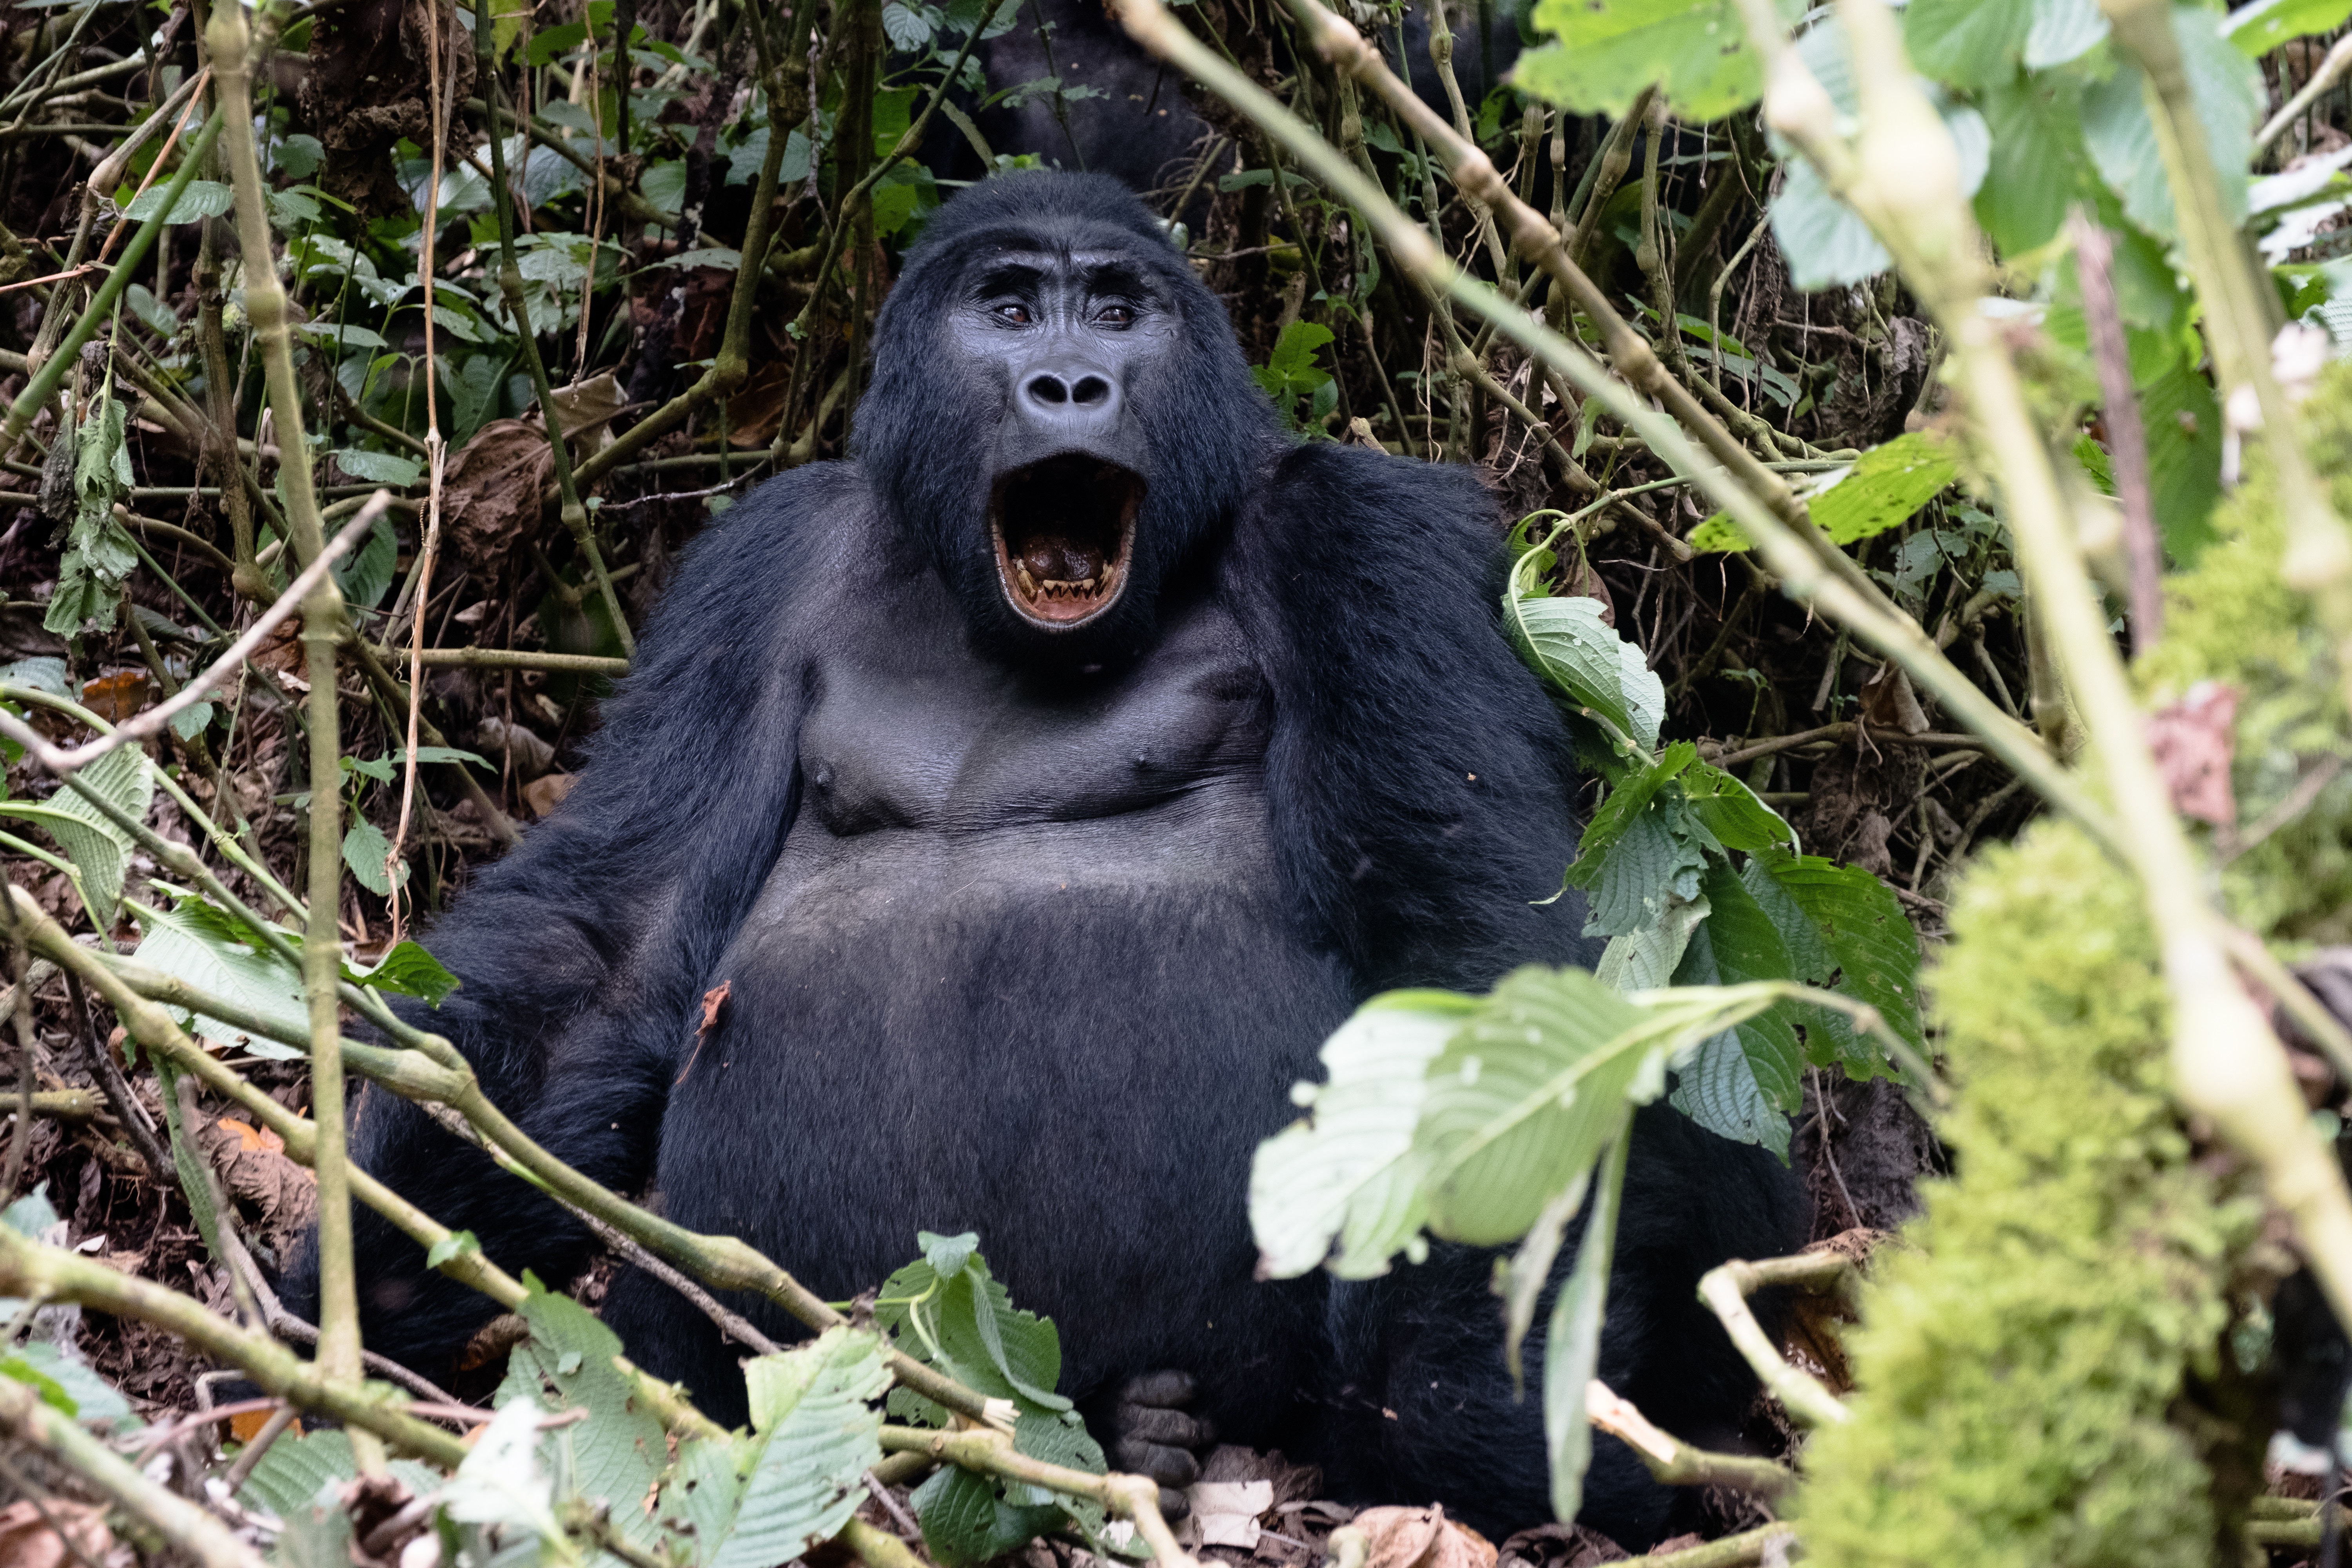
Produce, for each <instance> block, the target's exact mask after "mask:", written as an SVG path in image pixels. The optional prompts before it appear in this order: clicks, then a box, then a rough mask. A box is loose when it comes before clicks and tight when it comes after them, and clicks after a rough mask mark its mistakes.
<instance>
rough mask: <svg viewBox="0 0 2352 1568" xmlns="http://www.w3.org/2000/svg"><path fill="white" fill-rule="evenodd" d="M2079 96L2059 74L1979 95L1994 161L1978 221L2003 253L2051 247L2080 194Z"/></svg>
mask: <svg viewBox="0 0 2352 1568" xmlns="http://www.w3.org/2000/svg"><path fill="white" fill-rule="evenodd" d="M2096 14H2097V13H2096V8H2095V7H2094V15H2096ZM2102 20H2104V18H2102ZM2082 100H2083V91H2082V83H2081V81H2080V80H2079V79H2076V78H2074V77H2072V76H2067V75H2060V74H2048V75H2037V76H2032V77H2024V78H2020V79H2016V80H2013V81H2009V82H2000V83H1996V84H1994V85H1992V86H1990V87H1989V88H1988V89H1986V90H1985V91H1984V92H1983V93H1982V94H1981V95H1980V96H1979V99H1978V100H1977V106H1978V108H1979V110H1981V111H1982V113H1983V115H1984V118H1985V124H1986V126H1987V127H1988V128H1989V129H1990V132H1991V133H1992V154H1991V156H1992V164H1991V172H1990V174H1988V175H1987V176H1986V179H1985V183H1984V184H1982V185H1980V186H1979V187H1978V188H1977V196H1976V213H1977V221H1978V222H1979V223H1980V224H1982V225H1983V226H1984V230H1985V233H1986V234H1987V235H1988V236H1990V237H1991V239H1992V242H1993V244H1994V246H1995V247H1998V248H1999V249H2000V253H2001V254H2002V255H2004V256H2021V255H2023V254H2024V253H2025V252H2027V251H2029V250H2036V249H2039V248H2041V247H2042V246H2044V245H2047V244H2049V243H2050V241H2051V240H2053V238H2055V237H2057V234H2058V229H2059V226H2061V225H2063V223H2064V222H2065V221H2066V211H2067V208H2068V206H2069V205H2071V204H2073V203H2074V202H2075V201H2077V200H2078V199H2080V198H2081V196H2082V195H2083V187H2084V183H2085V182H2084V171H2085V170H2086V169H2087V167H2088V166H2089V153H2088V150H2087V149H2086V148H2084V145H2083V109H2082Z"/></svg>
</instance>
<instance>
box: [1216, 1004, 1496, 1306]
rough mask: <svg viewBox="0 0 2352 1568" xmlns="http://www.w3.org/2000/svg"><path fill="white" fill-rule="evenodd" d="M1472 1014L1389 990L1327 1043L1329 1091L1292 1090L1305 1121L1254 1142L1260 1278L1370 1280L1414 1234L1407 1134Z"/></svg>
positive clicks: (1412, 1159) (1414, 1185)
mask: <svg viewBox="0 0 2352 1568" xmlns="http://www.w3.org/2000/svg"><path fill="white" fill-rule="evenodd" d="M1474 1006H1475V1004H1474V1003H1473V1002H1472V1001H1471V999H1470V998H1469V997H1466V996H1461V995H1457V994H1454V993H1453V992H1450V991H1391V992H1388V993H1385V994H1381V995H1379V996H1375V997H1373V998H1372V999H1371V1000H1370V1001H1369V1002H1367V1003H1365V1004H1364V1005H1362V1006H1361V1007H1359V1008H1357V1009H1356V1012H1355V1014H1354V1016H1351V1017H1350V1018H1349V1020H1348V1021H1347V1022H1346V1023H1344V1024H1342V1025H1340V1026H1339V1028H1338V1029H1337V1030H1335V1031H1334V1032H1333V1033H1332V1035H1331V1037H1330V1038H1329V1039H1328V1040H1326V1041H1324V1042H1323V1049H1322V1051H1321V1053H1320V1058H1321V1060H1322V1063H1323V1067H1324V1069H1325V1071H1326V1072H1327V1074H1328V1079H1327V1080H1326V1081H1325V1082H1323V1083H1319V1084H1316V1083H1301V1084H1299V1085H1297V1087H1295V1088H1294V1089H1292V1090H1291V1099H1292V1100H1294V1101H1295V1102H1296V1103H1297V1104H1298V1105H1300V1106H1301V1107H1303V1108H1304V1109H1306V1110H1307V1112H1308V1113H1309V1114H1308V1116H1307V1119H1306V1120H1304V1121H1295V1122H1293V1123H1291V1125H1290V1126H1288V1127H1286V1128H1285V1129H1283V1130H1282V1131H1280V1132H1277V1133H1276V1134H1275V1135H1274V1136H1273V1137H1271V1138H1269V1139H1267V1140H1265V1142H1262V1143H1260V1144H1259V1145H1258V1146H1257V1154H1256V1157H1255V1159H1254V1160H1253V1161H1252V1162H1251V1163H1250V1183H1249V1213H1250V1228H1251V1231H1252V1232H1253V1233H1254V1234H1255V1237H1256V1238H1257V1246H1258V1272H1259V1273H1260V1274H1261V1275H1263V1276H1265V1278H1267V1279H1293V1278H1296V1277H1297V1276H1298V1275H1301V1274H1304V1273H1306V1272H1307V1270H1308V1269H1310V1268H1315V1267H1317V1266H1318V1265H1323V1266H1325V1267H1328V1268H1329V1269H1330V1270H1331V1272H1332V1273H1333V1274H1335V1275H1337V1276H1339V1278H1340V1279H1370V1278H1372V1277H1373V1276H1375V1275H1379V1274H1384V1273H1386V1272H1387V1271H1388V1267H1389V1259H1390V1258H1391V1257H1392V1256H1393V1255H1394V1254H1395V1253H1396V1252H1397V1251H1398V1250H1399V1249H1400V1248H1402V1247H1407V1246H1409V1245H1410V1244H1411V1243H1412V1241H1413V1239H1414V1237H1417V1236H1418V1235H1419V1234H1420V1231H1421V1225H1422V1217H1423V1203H1422V1193H1421V1177H1422V1173H1423V1162H1422V1161H1421V1160H1420V1159H1418V1158H1417V1157H1416V1156H1415V1155H1414V1153H1413V1146H1412V1144H1413V1136H1412V1134H1413V1126H1414V1123H1415V1121H1416V1120H1417V1119H1418V1118H1419V1116H1420V1113H1421V1107H1422V1100H1423V1095H1424V1092H1425V1080H1426V1079H1427V1076H1428V1070H1429V1064H1430V1063H1431V1062H1432V1061H1434V1060H1435V1059H1436V1058H1437V1056H1438V1053H1439V1052H1440V1051H1442V1050H1444V1047H1445V1042H1446V1041H1447V1040H1449V1039H1451V1038H1452V1037H1453V1036H1454V1031H1455V1030H1457V1029H1459V1028H1460V1027H1461V1026H1462V1024H1463V1022H1464V1020H1465V1019H1466V1018H1467V1017H1468V1016H1470V1013H1471V1011H1472V1009H1473V1007H1474Z"/></svg>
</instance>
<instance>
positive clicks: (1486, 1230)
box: [1412, 968, 1656, 1247]
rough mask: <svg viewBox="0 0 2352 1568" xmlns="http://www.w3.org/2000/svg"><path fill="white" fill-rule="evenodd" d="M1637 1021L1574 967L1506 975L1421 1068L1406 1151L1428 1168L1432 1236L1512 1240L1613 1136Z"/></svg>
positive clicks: (1633, 1060) (1641, 1046)
mask: <svg viewBox="0 0 2352 1568" xmlns="http://www.w3.org/2000/svg"><path fill="white" fill-rule="evenodd" d="M1643 1023H1644V1016H1643V1011H1642V1009H1640V1008H1638V1007H1636V1006H1634V1005H1633V1004H1632V1003H1630V1002H1628V1001H1627V1000H1626V999H1625V998H1623V997H1622V996H1620V995H1619V994H1617V993H1616V992H1614V991H1612V990H1611V989H1609V987H1607V986H1606V985H1603V984H1601V982H1600V981H1599V980H1597V979H1595V978H1594V977H1593V976H1591V975H1590V974H1587V973H1584V972H1583V971H1582V970H1577V969H1559V970H1546V969H1540V968H1528V969H1521V970H1517V971H1515V972H1514V973H1511V974H1509V975H1507V976H1506V977H1505V978H1504V980H1503V983H1502V984H1499V985H1497V986H1496V988H1495V990H1494V994H1492V995H1490V996H1488V997H1487V998H1486V1000H1485V1001H1484V1002H1483V1003H1481V1004H1480V1005H1479V1006H1478V1009H1477V1011H1476V1012H1475V1013H1474V1014H1472V1015H1471V1016H1470V1018H1469V1019H1468V1021H1467V1022H1465V1024H1464V1025H1463V1026H1462V1027H1461V1029H1460V1030H1459V1031H1458V1032H1456V1033H1455V1035H1454V1037H1453V1038H1452V1039H1451V1040H1450V1041H1448V1042H1447V1044H1446V1047H1445V1048H1444V1050H1443V1051H1442V1052H1440V1053H1439V1054H1438V1057H1437V1059H1436V1060H1435V1061H1434V1062H1433V1063H1431V1064H1430V1068H1429V1084H1428V1090H1427V1094H1428V1098H1427V1100H1425V1102H1424V1103H1423V1110H1422V1113H1421V1120H1420V1122H1419V1124H1418V1125H1417V1126H1416V1127H1415V1128H1414V1130H1413V1140H1412V1142H1413V1147H1414V1149H1415V1150H1416V1151H1417V1152H1419V1153H1420V1154H1421V1155H1422V1156H1423V1158H1424V1159H1425V1160H1426V1161H1427V1162H1428V1169H1429V1176H1428V1178H1427V1180H1426V1183H1425V1189H1426V1192H1427V1194H1428V1202H1429V1221H1428V1223H1429V1228H1430V1229H1431V1230H1432V1231H1433V1232H1434V1233H1435V1234H1436V1235H1438V1236H1440V1237H1444V1238H1445V1239H1447V1240H1451V1241H1466V1242H1470V1243H1472V1244H1474V1245H1478V1246H1487V1247H1495V1246H1500V1245H1502V1244H1503V1243H1505V1242H1508V1241H1515V1240H1517V1238H1518V1237H1521V1236H1524V1235H1526V1234H1527V1231H1528V1227H1529V1226H1532V1225H1534V1224H1535V1222H1536V1218H1537V1216H1538V1215H1540V1214H1541V1213H1542V1211H1543V1206H1544V1205H1545V1203H1546V1202H1548V1201H1549V1199H1550V1198H1551V1197H1552V1196H1553V1194H1557V1193H1559V1192H1561V1191H1562V1190H1564V1189H1565V1188H1566V1187H1567V1186H1568V1184H1570V1182H1572V1181H1574V1180H1575V1179H1576V1177H1577V1176H1578V1175H1580V1174H1581V1173H1585V1172H1587V1171H1590V1170H1591V1168H1592V1163H1593V1161H1594V1160H1595V1159H1596V1158H1598V1157H1599V1155H1600V1153H1601V1150H1602V1148H1603V1147H1605V1146H1606V1145H1607V1143H1608V1142H1609V1141H1610V1140H1611V1139H1612V1138H1614V1137H1615V1136H1617V1134H1618V1133H1619V1131H1622V1128H1623V1127H1624V1124H1625V1121H1626V1118H1627V1116H1628V1115H1630V1114H1631V1107H1630V1106H1629V1104H1628V1103H1627V1100H1626V1091H1627V1090H1628V1089H1631V1088H1632V1087H1633V1080H1634V1078H1635V1075H1636V1074H1637V1073H1638V1072H1639V1071H1640V1069H1641V1068H1642V1065H1643V1057H1644V1056H1645V1055H1647V1054H1649V1053H1650V1052H1651V1051H1653V1050H1654V1049H1655V1048H1656V1042H1655V1041H1654V1039H1652V1038H1651V1037H1649V1036H1648V1034H1647V1032H1646V1031H1645V1030H1644V1029H1643Z"/></svg>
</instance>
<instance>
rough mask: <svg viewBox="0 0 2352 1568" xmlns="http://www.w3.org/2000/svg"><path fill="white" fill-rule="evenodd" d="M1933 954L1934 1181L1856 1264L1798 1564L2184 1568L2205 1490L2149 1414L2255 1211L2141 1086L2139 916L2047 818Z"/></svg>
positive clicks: (2156, 1064)
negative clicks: (1940, 1059) (1942, 1113)
mask: <svg viewBox="0 0 2352 1568" xmlns="http://www.w3.org/2000/svg"><path fill="white" fill-rule="evenodd" d="M1952 938H1953V940H1952V942H1951V943H1950V945H1949V947H1948V949H1947V950H1946V952H1945V954H1944V956H1943V957H1942V959H1941V960H1940V962H1939V963H1938V965H1937V970H1936V973H1935V978H1934V994H1935V999H1936V1005H1937V1012H1938V1014H1939V1016H1940V1018H1941V1021H1942V1024H1943V1026H1944V1030H1945V1044H1946V1048H1947V1050H1948V1054H1949V1057H1950V1060H1951V1063H1952V1066H1953V1068H1954V1072H1955V1075H1956V1077H1957V1078H1958V1081H1959V1084H1960V1093H1959V1096H1958V1100H1957V1104H1956V1106H1955V1108H1954V1110H1953V1111H1952V1113H1951V1114H1950V1116H1949V1117H1948V1121H1947V1122H1946V1125H1945V1127H1944V1129H1943V1131H1944V1135H1945V1137H1946V1139H1947V1140H1948V1142H1950V1143H1951V1145H1952V1146H1953V1148H1954V1150H1955V1152H1956V1153H1957V1156H1958V1162H1957V1163H1958V1175H1957V1177H1956V1178H1954V1179H1952V1180H1948V1181H1940V1182H1936V1183H1931V1184H1928V1185H1927V1188H1926V1190H1925V1191H1924V1192H1923V1194H1922V1195H1923V1197H1924V1199H1925V1201H1926V1211H1925V1213H1924V1214H1923V1215H1922V1216H1921V1218H1920V1219H1919V1220H1917V1221H1916V1222H1915V1223H1914V1225H1913V1226H1911V1228H1910V1230H1909V1232H1908V1239H1909V1240H1910V1241H1911V1242H1912V1243H1913V1244H1914V1247H1911V1248H1901V1249H1897V1248H1888V1249H1885V1250H1884V1251H1882V1252H1881V1254H1880V1262H1879V1264H1878V1268H1877V1279H1876V1283H1875V1284H1874V1287H1873V1289H1871V1291H1870V1294H1869V1299H1868V1307H1867V1311H1866V1319H1865V1324H1864V1328H1863V1329H1862V1330H1860V1331H1858V1332H1857V1334H1856V1335H1855V1339H1854V1343H1853V1352H1854V1357H1853V1359H1854V1363H1855V1365H1856V1366H1857V1368H1858V1369H1859V1370H1860V1373H1861V1377H1862V1384H1863V1386H1862V1388H1861V1389H1860V1391H1859V1392H1857V1393H1856V1394H1855V1395H1854V1396H1853V1401H1852V1405H1853V1412H1854V1419H1853V1422H1852V1423H1851V1424H1850V1425H1847V1426H1842V1427H1838V1428H1834V1429H1832V1430H1828V1431H1824V1432H1821V1433H1818V1434H1816V1435H1815V1436H1814V1438H1813V1440H1812V1445H1811V1449H1810V1451H1809V1453H1808V1455H1807V1459H1806V1468H1807V1469H1808V1471H1809V1473H1810V1474H1811V1477H1812V1478H1813V1479H1812V1480H1811V1482H1810V1483H1809V1485H1808V1486H1807V1487H1806V1489H1805V1490H1804V1492H1803V1493H1802V1495H1801V1498H1800V1499H1799V1507H1798V1510H1797V1512H1798V1515H1799V1517H1800V1518H1801V1521H1802V1530H1803V1538H1804V1541H1805V1545H1806V1557H1807V1561H1808V1562H1809V1563H1822V1564H1863V1563H1868V1564H1872V1565H1874V1568H1885V1565H1888V1564H1904V1563H1917V1564H1921V1565H1922V1568H1926V1565H1927V1564H1936V1565H1937V1568H1942V1565H1944V1564H1949V1563H1967V1564H1969V1568H2009V1565H2014V1568H2068V1565H2072V1564H2107V1563H2114V1564H2118V1565H2121V1564H2126V1563H2128V1564H2131V1565H2132V1568H2165V1565H2167V1564H2175V1563H2178V1564H2181V1565H2183V1568H2186V1565H2188V1564H2192V1563H2195V1564H2203V1563H2210V1562H2212V1561H2214V1560H2215V1558H2214V1552H2215V1550H2216V1542H2217V1523H2216V1520H2215V1517H2214V1505H2213V1502H2212V1500H2211V1496H2210V1493H2211V1487H2210V1478H2209V1476H2208V1474H2207V1471H2206V1468H2205V1466H2204V1464H2203V1462H2202V1461H2201V1460H2200V1458H2199V1456H2198V1453H2197V1451H2196V1447H2195V1445H2194V1444H2193V1443H2192V1442H2191V1441H2190V1439H2189V1436H2187V1435H2186V1434H2185V1433H2184V1432H2183V1431H2181V1430H2179V1429H2178V1428H2176V1427H2175V1426H2172V1425H2169V1424H2168V1421H2167V1415H2168V1411H2170V1410H2172V1409H2173V1407H2174V1406H2175V1405H2176V1404H2177V1403H2178V1402H2179V1401H2180V1400H2181V1398H2182V1396H2183V1394H2184V1391H2185V1389H2186V1388H2187V1387H2188V1385H2189V1382H2190V1380H2191V1379H2192V1378H2194V1377H2196V1376H2198V1375H2200V1373H2210V1370H2211V1369H2212V1363H2213V1361H2214V1356H2215V1352H2216V1347H2217V1346H2218V1345H2219V1344H2220V1343H2221V1337H2222V1334H2223V1331H2224V1330H2225V1329H2226V1327H2227V1326H2228V1323H2229V1321H2230V1318H2231V1310H2230V1306H2229V1302H2228V1300H2227V1299H2226V1297H2225V1295H2224V1292H2223V1289H2222V1283H2221V1282H2222V1280H2223V1279H2224V1278H2225V1276H2226V1273H2227V1260H2228V1259H2229V1258H2230V1257H2231V1255H2232V1254H2234V1253H2235V1252H2236V1251H2237V1250H2238V1249H2240V1248H2241V1247H2243V1246H2245V1245H2246V1244H2247V1243H2248V1242H2249V1241H2251V1239H2252V1236H2253V1232H2254V1228H2255V1226H2256V1224H2257V1222H2258V1220H2259V1215H2260V1209H2259V1206H2258V1205H2254V1204H2252V1203H2250V1202H2246V1201H2243V1200H2242V1199H2240V1198H2239V1197H2237V1196H2236V1195H2235V1194H2231V1193H2227V1192H2221V1191H2217V1190H2216V1189H2215V1185H2214V1184H2215V1181H2216V1178H2215V1177H2214V1176H2213V1175H2211V1174H2210V1173H2208V1172H2207V1171H2206V1170H2204V1169H2202V1168H2200V1165H2199V1164H2198V1163H2195V1162H2193V1161H2192V1159H2191V1150H2190V1146H2189V1140H2188V1139H2187V1137H2186V1136H2185V1135H2184V1133H2183V1131H2182V1130H2181V1127H2180V1125H2179V1121H2178V1119H2177V1118H2176V1117H2175V1115H2174V1114H2173V1111H2172V1109H2171V1106H2170V1104H2169V1102H2168V1099H2167V1097H2166V1092H2165V1064H2164V1041H2165V1028H2166V1016H2167V1013H2168V1007H2167V1004H2166V1000H2165V993H2164V986H2163V983H2162V980H2161V979H2160V977H2159V976H2158V973H2157V970H2156V967H2155V950H2154V943H2153V941H2152V939H2151V937H2150V935H2149V932H2148V929H2147V920H2146V915H2145V911H2144V910H2143V909H2142V907H2141V905H2140V903H2139V901H2138V899H2137V894H2136V891H2135V889H2133V888H2132V886H2131V884H2130V883H2129V882H2128V880H2127V879H2124V878H2122V877H2120V876H2118V874H2117V873H2116V869H2115V868H2114V867H2113V866H2112V865H2111V864H2109V863H2108V862H2107V861H2106V860H2105V859H2104V858H2102V857H2101V856H2100V855H2099V854H2098V852H2097V851H2096V850H2095V849H2094V848H2093V847H2091V846H2090V844H2089V843H2088V841H2087V840H2086V839H2084V837H2082V835H2081V834H2079V833H2078V832H2076V831H2075V830H2074V829H2073V828H2071V827H2069V826H2063V825H2058V824H2045V825H2042V826H2039V827H2036V828H2035V829H2034V830H2032V832H2031V833H2029V834H2028V835H2027V836H2026V837H2025V838H2024V839H2023V840H2021V843H2020V844H2019V845H2017V846H2016V847H2012V848H2006V849H1999V850H1995V851H1992V852H1990V853H1988V854H1986V855H1984V856H1983V857H1981V858H1979V861H1978V863H1977V865H1976V866H1975V867H1974V868H1972V869H1971V871H1970V872H1969V876H1968V878H1967V879H1966V881H1965V883H1964V885H1963V887H1962V889H1961V891H1960V893H1959V896H1958V902H1957V903H1956V905H1955V907H1954V909H1953V912H1952Z"/></svg>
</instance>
